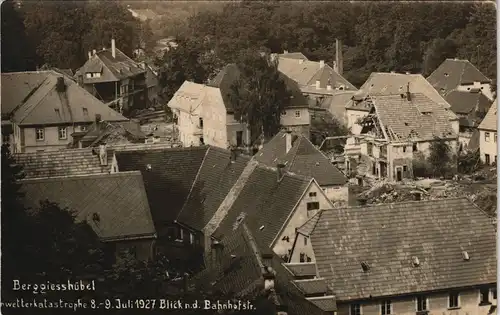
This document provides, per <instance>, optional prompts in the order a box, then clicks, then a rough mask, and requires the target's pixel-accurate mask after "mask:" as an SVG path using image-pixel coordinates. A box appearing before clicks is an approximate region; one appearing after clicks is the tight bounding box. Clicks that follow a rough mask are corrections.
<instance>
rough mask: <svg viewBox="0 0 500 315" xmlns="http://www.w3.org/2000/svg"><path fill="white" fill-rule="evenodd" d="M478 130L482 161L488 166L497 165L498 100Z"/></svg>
mask: <svg viewBox="0 0 500 315" xmlns="http://www.w3.org/2000/svg"><path fill="white" fill-rule="evenodd" d="M478 130H479V152H480V154H481V161H482V162H483V163H484V164H486V165H491V164H493V163H495V164H496V163H497V155H498V144H497V130H498V127H497V100H495V101H494V102H493V105H491V107H490V109H489V110H488V113H487V114H486V116H485V117H484V119H483V121H482V122H481V124H480V125H479V127H478Z"/></svg>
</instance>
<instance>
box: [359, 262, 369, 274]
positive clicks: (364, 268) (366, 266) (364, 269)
mask: <svg viewBox="0 0 500 315" xmlns="http://www.w3.org/2000/svg"><path fill="white" fill-rule="evenodd" d="M361 268H363V271H364V272H367V271H368V270H370V265H368V263H367V262H366V261H362V262H361Z"/></svg>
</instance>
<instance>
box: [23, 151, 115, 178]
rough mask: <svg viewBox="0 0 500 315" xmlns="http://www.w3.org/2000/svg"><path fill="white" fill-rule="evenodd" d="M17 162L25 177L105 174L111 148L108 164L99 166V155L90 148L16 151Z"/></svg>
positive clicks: (110, 157) (108, 169)
mask: <svg viewBox="0 0 500 315" xmlns="http://www.w3.org/2000/svg"><path fill="white" fill-rule="evenodd" d="M14 158H15V159H16V161H17V163H19V164H20V165H22V166H23V171H24V174H25V175H26V178H41V177H55V176H76V175H90V174H107V173H109V172H110V170H111V162H112V160H113V154H112V150H110V149H108V153H107V158H108V161H107V162H108V165H107V166H101V163H100V160H99V156H98V155H95V154H94V153H92V149H91V148H85V149H65V150H58V151H45V152H32V153H18V154H15V155H14Z"/></svg>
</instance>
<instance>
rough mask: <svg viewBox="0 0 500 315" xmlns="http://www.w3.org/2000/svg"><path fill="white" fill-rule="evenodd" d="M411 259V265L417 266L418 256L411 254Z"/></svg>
mask: <svg viewBox="0 0 500 315" xmlns="http://www.w3.org/2000/svg"><path fill="white" fill-rule="evenodd" d="M411 260H412V263H413V267H418V266H420V260H419V259H418V257H417V256H413V257H412V258H411Z"/></svg>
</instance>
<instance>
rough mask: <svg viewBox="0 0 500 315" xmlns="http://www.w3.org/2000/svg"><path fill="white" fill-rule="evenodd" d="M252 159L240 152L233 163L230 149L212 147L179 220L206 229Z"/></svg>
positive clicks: (196, 227)
mask: <svg viewBox="0 0 500 315" xmlns="http://www.w3.org/2000/svg"><path fill="white" fill-rule="evenodd" d="M249 161H250V158H249V157H247V156H244V155H239V154H238V155H237V156H236V157H235V160H234V161H233V163H231V152H230V151H228V150H223V149H220V148H216V147H209V148H208V150H207V152H206V154H205V158H204V159H203V162H202V164H201V166H200V168H199V170H198V174H197V175H196V180H195V182H194V184H193V186H192V187H191V190H190V192H189V196H188V197H187V200H186V202H185V203H184V206H183V207H182V210H181V211H180V213H179V215H178V217H177V221H178V222H180V223H182V224H185V225H187V226H189V227H191V228H194V229H197V230H198V231H202V229H203V228H204V227H205V226H206V225H207V224H208V223H209V221H210V220H211V219H212V217H213V216H214V214H215V213H216V211H217V209H218V208H219V206H220V204H221V203H222V201H223V200H224V198H225V197H226V195H227V194H228V193H229V191H230V190H231V188H232V187H233V185H234V184H235V183H236V181H237V180H238V178H239V177H240V175H241V173H242V172H243V169H244V168H245V166H246V165H247V163H248V162H249Z"/></svg>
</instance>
